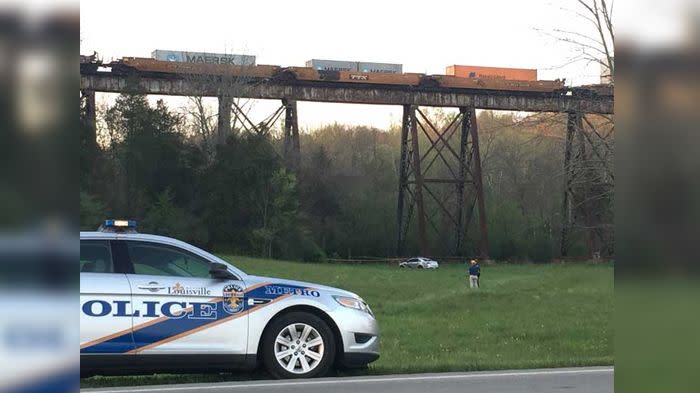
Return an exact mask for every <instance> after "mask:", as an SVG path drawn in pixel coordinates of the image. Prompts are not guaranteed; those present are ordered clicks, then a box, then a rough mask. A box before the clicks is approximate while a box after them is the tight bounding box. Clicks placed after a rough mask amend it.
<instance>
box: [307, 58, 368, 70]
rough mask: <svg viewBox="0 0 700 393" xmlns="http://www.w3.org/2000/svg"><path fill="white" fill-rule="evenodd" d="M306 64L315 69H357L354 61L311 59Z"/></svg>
mask: <svg viewBox="0 0 700 393" xmlns="http://www.w3.org/2000/svg"><path fill="white" fill-rule="evenodd" d="M306 66H307V67H310V68H313V69H314V70H317V71H357V62H356V61H342V60H319V59H311V60H309V61H307V62H306Z"/></svg>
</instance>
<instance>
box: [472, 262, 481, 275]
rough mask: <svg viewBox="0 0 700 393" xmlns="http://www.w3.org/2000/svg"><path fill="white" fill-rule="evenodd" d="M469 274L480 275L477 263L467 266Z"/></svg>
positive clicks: (479, 267)
mask: <svg viewBox="0 0 700 393" xmlns="http://www.w3.org/2000/svg"><path fill="white" fill-rule="evenodd" d="M469 275H470V276H477V277H480V276H481V266H479V264H478V263H477V264H476V265H471V266H469Z"/></svg>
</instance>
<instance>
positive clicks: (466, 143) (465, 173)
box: [397, 105, 488, 258]
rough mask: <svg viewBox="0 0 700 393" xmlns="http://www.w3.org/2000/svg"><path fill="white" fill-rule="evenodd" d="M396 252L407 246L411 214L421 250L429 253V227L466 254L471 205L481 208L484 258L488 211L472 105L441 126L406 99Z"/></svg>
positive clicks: (484, 255) (445, 247)
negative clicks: (465, 247) (485, 204)
mask: <svg viewBox="0 0 700 393" xmlns="http://www.w3.org/2000/svg"><path fill="white" fill-rule="evenodd" d="M399 166H400V167H399V197H398V208H397V219H398V244H397V254H398V255H404V254H405V252H406V240H407V238H408V236H409V227H410V225H411V221H412V219H413V216H414V215H415V216H416V221H417V231H416V238H417V243H418V248H419V252H420V253H421V254H422V255H433V253H432V252H431V247H430V244H431V243H433V242H430V240H429V238H428V233H427V232H428V231H427V227H428V226H430V228H431V229H432V230H433V232H434V235H435V236H434V237H435V239H437V240H442V243H444V244H442V245H441V249H443V250H453V252H454V255H463V254H464V251H465V250H464V239H465V237H466V234H467V229H468V228H469V226H470V222H471V219H472V217H473V213H474V209H475V207H477V209H478V214H479V231H480V242H479V254H480V256H481V257H482V258H488V237H487V228H486V212H485V207H484V193H483V186H482V180H481V158H480V152H479V136H478V129H477V124H476V112H475V109H474V107H460V108H459V113H458V114H456V115H455V116H454V117H452V118H451V119H450V120H449V121H448V122H447V124H446V125H445V126H443V127H439V126H438V125H436V124H435V123H434V122H433V121H431V120H430V119H429V118H428V116H427V115H426V114H425V113H424V112H423V111H422V110H421V109H420V108H418V107H417V106H413V105H404V107H403V124H402V129H401V159H400V165H399Z"/></svg>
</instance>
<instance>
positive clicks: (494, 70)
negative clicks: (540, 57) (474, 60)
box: [445, 65, 537, 81]
mask: <svg viewBox="0 0 700 393" xmlns="http://www.w3.org/2000/svg"><path fill="white" fill-rule="evenodd" d="M445 73H446V74H447V75H449V76H456V77H460V78H481V79H505V80H517V81H536V80H537V70H535V69H528V68H501V67H480V66H468V65H451V66H447V69H446V71H445Z"/></svg>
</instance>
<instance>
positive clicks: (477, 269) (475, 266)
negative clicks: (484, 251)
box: [469, 259, 481, 288]
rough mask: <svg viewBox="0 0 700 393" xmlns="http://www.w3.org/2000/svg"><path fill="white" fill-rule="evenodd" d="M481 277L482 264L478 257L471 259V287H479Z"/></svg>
mask: <svg viewBox="0 0 700 393" xmlns="http://www.w3.org/2000/svg"><path fill="white" fill-rule="evenodd" d="M479 277H481V266H479V262H477V261H476V259H472V260H471V261H469V287H470V288H479Z"/></svg>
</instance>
